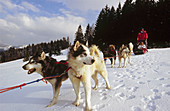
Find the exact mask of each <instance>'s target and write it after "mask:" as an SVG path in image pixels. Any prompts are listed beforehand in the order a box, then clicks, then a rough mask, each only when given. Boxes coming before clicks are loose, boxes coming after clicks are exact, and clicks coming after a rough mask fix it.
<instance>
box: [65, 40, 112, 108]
mask: <svg viewBox="0 0 170 111" xmlns="http://www.w3.org/2000/svg"><path fill="white" fill-rule="evenodd" d="M68 64H69V67H71V69H70V70H69V71H68V75H69V78H70V80H71V82H72V84H73V88H74V91H75V93H76V100H75V102H73V104H74V105H75V106H79V105H80V82H82V84H83V87H84V91H85V104H86V105H85V111H91V110H92V109H91V77H92V78H93V79H94V81H95V87H94V89H97V88H98V79H97V73H100V75H101V76H102V77H103V79H104V80H105V82H106V88H107V89H110V84H109V81H108V74H107V70H106V66H105V63H104V61H103V60H102V59H100V58H99V49H98V48H97V46H95V45H93V46H92V47H91V48H90V49H89V48H88V47H87V46H86V45H83V44H81V43H79V42H78V41H77V42H76V43H75V44H74V45H73V46H72V47H71V48H70V51H69V53H68Z"/></svg>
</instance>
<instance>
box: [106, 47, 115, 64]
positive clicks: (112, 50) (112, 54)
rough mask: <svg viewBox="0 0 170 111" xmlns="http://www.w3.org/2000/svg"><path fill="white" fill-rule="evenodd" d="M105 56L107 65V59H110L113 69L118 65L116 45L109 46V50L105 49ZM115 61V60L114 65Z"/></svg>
mask: <svg viewBox="0 0 170 111" xmlns="http://www.w3.org/2000/svg"><path fill="white" fill-rule="evenodd" d="M103 55H104V61H105V63H106V60H107V59H110V61H111V67H114V65H115V64H116V48H115V45H113V44H111V45H109V47H108V48H105V50H104V51H103ZM113 59H114V65H113Z"/></svg>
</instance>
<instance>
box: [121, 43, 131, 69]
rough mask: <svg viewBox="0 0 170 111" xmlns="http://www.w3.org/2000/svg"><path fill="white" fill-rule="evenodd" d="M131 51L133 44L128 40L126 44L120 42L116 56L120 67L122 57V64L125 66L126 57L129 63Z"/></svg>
mask: <svg viewBox="0 0 170 111" xmlns="http://www.w3.org/2000/svg"><path fill="white" fill-rule="evenodd" d="M132 51H133V44H132V43H131V42H130V43H129V44H128V46H125V45H124V44H122V46H121V47H120V48H119V51H118V58H119V68H121V59H122V58H123V59H124V66H123V68H126V59H127V57H128V63H129V64H130V58H131V53H132Z"/></svg>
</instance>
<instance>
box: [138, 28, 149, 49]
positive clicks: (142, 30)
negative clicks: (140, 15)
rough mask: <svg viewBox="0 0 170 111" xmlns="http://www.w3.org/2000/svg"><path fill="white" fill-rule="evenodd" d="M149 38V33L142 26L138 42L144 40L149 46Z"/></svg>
mask: <svg viewBox="0 0 170 111" xmlns="http://www.w3.org/2000/svg"><path fill="white" fill-rule="evenodd" d="M147 39H148V34H147V33H146V31H145V30H144V28H141V31H140V32H139V33H138V37H137V43H138V44H140V43H141V42H144V43H145V45H146V46H147Z"/></svg>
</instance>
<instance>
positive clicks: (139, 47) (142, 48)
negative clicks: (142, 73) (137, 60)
mask: <svg viewBox="0 0 170 111" xmlns="http://www.w3.org/2000/svg"><path fill="white" fill-rule="evenodd" d="M147 52H148V50H147V46H146V42H143V41H141V42H139V43H137V44H136V45H134V48H133V53H134V54H135V55H140V54H145V53H147Z"/></svg>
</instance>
